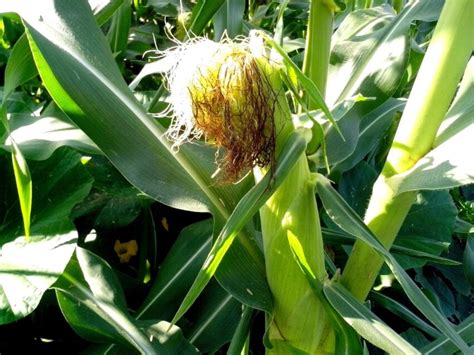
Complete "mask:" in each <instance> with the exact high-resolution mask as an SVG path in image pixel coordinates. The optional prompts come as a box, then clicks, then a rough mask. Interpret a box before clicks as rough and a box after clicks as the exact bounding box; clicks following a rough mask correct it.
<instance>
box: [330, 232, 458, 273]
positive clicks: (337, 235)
mask: <svg viewBox="0 0 474 355" xmlns="http://www.w3.org/2000/svg"><path fill="white" fill-rule="evenodd" d="M322 232H323V237H324V240H326V241H328V242H333V243H341V244H346V245H353V244H354V242H355V241H356V239H357V238H356V237H354V236H352V235H350V234H347V233H345V232H340V231H335V230H331V229H328V228H324V227H323V228H322ZM395 243H396V242H395ZM390 251H391V252H392V253H393V254H399V255H406V256H411V257H415V258H419V259H422V260H425V261H427V262H431V263H437V264H442V265H451V266H458V265H461V263H460V262H459V261H456V260H452V259H448V258H443V257H442V256H438V255H433V254H429V253H426V252H424V251H421V250H419V249H411V248H407V247H403V246H401V245H397V244H394V245H392V247H391V248H390Z"/></svg>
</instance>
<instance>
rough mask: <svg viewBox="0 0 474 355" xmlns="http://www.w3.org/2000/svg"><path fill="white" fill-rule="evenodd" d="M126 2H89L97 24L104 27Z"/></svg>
mask: <svg viewBox="0 0 474 355" xmlns="http://www.w3.org/2000/svg"><path fill="white" fill-rule="evenodd" d="M124 2H125V0H89V5H90V6H91V9H92V12H93V13H94V16H95V19H96V21H97V24H98V25H99V26H102V25H103V24H104V23H106V22H107V20H108V19H109V18H111V17H112V15H113V14H114V13H115V11H117V9H118V8H119V7H120V6H122V5H123V3H124Z"/></svg>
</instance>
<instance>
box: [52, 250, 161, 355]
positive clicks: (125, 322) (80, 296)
mask: <svg viewBox="0 0 474 355" xmlns="http://www.w3.org/2000/svg"><path fill="white" fill-rule="evenodd" d="M76 257H77V261H75V260H74V259H73V262H71V263H70V264H69V266H68V268H67V269H66V270H65V271H64V273H63V275H62V279H60V280H59V281H58V282H57V283H56V284H55V286H54V288H56V289H57V290H58V291H59V292H61V293H63V294H65V295H67V296H68V297H69V298H71V299H72V300H74V302H73V303H75V302H79V303H80V304H82V305H83V306H85V307H87V308H88V309H90V310H91V311H92V312H93V313H94V314H95V315H96V316H98V317H100V318H102V319H103V320H104V321H105V322H106V323H107V324H108V325H110V326H111V327H112V329H114V330H115V331H116V332H117V334H119V335H120V336H121V337H123V338H124V339H125V340H126V342H127V343H128V344H130V345H132V346H134V347H135V348H136V349H137V350H139V351H140V352H141V353H144V354H154V353H155V349H154V348H153V346H152V345H151V343H150V341H149V340H148V337H147V335H146V334H145V333H144V332H143V331H142V330H140V329H139V328H138V327H137V326H136V325H135V324H134V323H133V322H132V320H131V318H130V316H129V315H128V314H127V313H126V309H124V308H125V306H126V305H125V299H124V298H123V296H122V297H118V296H116V295H115V292H114V291H115V290H114V289H113V288H112V289H111V287H112V286H111V284H109V283H108V282H107V281H106V280H105V279H104V277H105V276H104V272H105V273H107V272H109V273H110V272H112V270H111V269H110V267H109V266H108V265H106V264H105V263H104V262H103V261H102V260H101V259H100V258H98V257H97V256H95V255H93V254H92V253H91V252H89V251H87V250H86V249H82V248H77V249H76ZM98 270H100V271H101V272H100V273H98ZM96 273H98V274H99V275H102V278H97V277H96V276H97V274H96ZM109 276H110V275H109ZM81 279H82V280H81ZM91 321H92V319H91Z"/></svg>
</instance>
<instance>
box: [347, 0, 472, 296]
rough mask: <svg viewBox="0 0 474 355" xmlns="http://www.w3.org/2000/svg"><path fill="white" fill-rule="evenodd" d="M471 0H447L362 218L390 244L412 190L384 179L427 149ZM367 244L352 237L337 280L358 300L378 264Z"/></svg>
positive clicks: (443, 108) (446, 98) (444, 105)
mask: <svg viewBox="0 0 474 355" xmlns="http://www.w3.org/2000/svg"><path fill="white" fill-rule="evenodd" d="M473 14H474V2H473V1H472V0H447V1H446V3H445V5H444V8H443V11H442V13H441V16H440V18H439V21H438V24H437V25H436V28H435V31H434V34H433V37H432V40H431V43H430V45H429V47H428V50H427V52H426V55H425V58H424V59H423V63H422V65H421V67H420V71H419V73H418V76H417V78H416V81H415V83H414V85H413V88H412V91H411V93H410V96H409V99H408V102H407V106H406V108H405V111H404V112H403V115H402V118H401V121H400V124H399V127H398V130H397V133H396V135H395V138H394V141H393V143H392V146H391V148H390V151H389V154H388V157H387V161H386V163H385V165H384V168H383V170H382V173H381V175H380V176H379V178H378V179H377V181H376V183H375V185H374V188H373V191H372V197H371V199H370V203H369V207H368V209H367V212H366V214H365V223H366V224H367V225H368V227H369V228H370V229H371V230H372V232H374V234H375V235H376V236H377V237H378V238H379V240H380V241H381V242H382V244H383V245H384V246H385V247H387V248H390V246H391V245H392V243H393V241H394V240H395V238H396V236H397V233H398V231H399V230H400V228H401V225H402V223H403V221H404V219H405V217H406V215H407V214H408V212H409V210H410V207H411V206H412V204H413V202H414V200H415V197H416V192H405V193H401V194H397V191H393V190H392V188H391V187H390V186H389V185H388V184H387V183H386V179H388V178H389V177H391V176H394V175H396V174H400V173H403V172H405V171H407V170H408V169H410V168H411V167H413V166H414V165H415V164H416V162H417V161H418V160H419V159H420V158H422V157H423V156H424V155H425V154H426V153H428V152H429V151H430V150H431V148H432V146H433V142H434V140H435V137H436V133H437V131H438V128H439V126H440V124H441V122H442V120H443V118H444V116H445V114H446V112H447V110H448V108H449V105H450V103H451V100H452V98H453V96H454V94H455V92H456V88H457V85H458V83H459V80H460V78H461V76H462V73H463V71H464V68H465V66H466V63H467V62H468V60H469V57H470V56H471V52H472V49H473V47H474V43H473V42H474V41H473V37H472V34H471V31H469V30H468V29H469V28H472V16H473ZM382 263H383V262H382V259H381V258H380V257H379V256H378V255H377V253H376V252H375V251H373V250H372V249H371V248H370V247H368V246H366V245H365V244H364V243H362V242H356V243H355V245H354V249H353V251H352V253H351V255H350V257H349V260H348V262H347V264H346V266H345V269H344V272H343V274H342V278H341V282H342V283H343V284H344V285H345V286H346V288H347V289H349V290H350V291H351V292H352V293H353V294H354V295H355V296H356V298H357V299H359V300H360V301H363V300H364V299H365V298H366V297H367V294H368V293H369V291H370V289H371V288H372V286H373V284H374V281H375V279H376V277H377V275H378V272H379V270H380V268H381V266H382Z"/></svg>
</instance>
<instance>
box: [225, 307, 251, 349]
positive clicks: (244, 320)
mask: <svg viewBox="0 0 474 355" xmlns="http://www.w3.org/2000/svg"><path fill="white" fill-rule="evenodd" d="M253 317H254V311H253V309H252V308H250V307H245V306H244V309H243V311H242V317H241V318H240V322H239V325H238V326H237V329H236V330H235V333H234V336H233V337H232V340H231V342H230V345H229V349H228V350H227V355H241V354H242V349H244V347H245V344H246V342H247V339H248V337H249V334H250V327H251V325H252V320H253Z"/></svg>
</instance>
